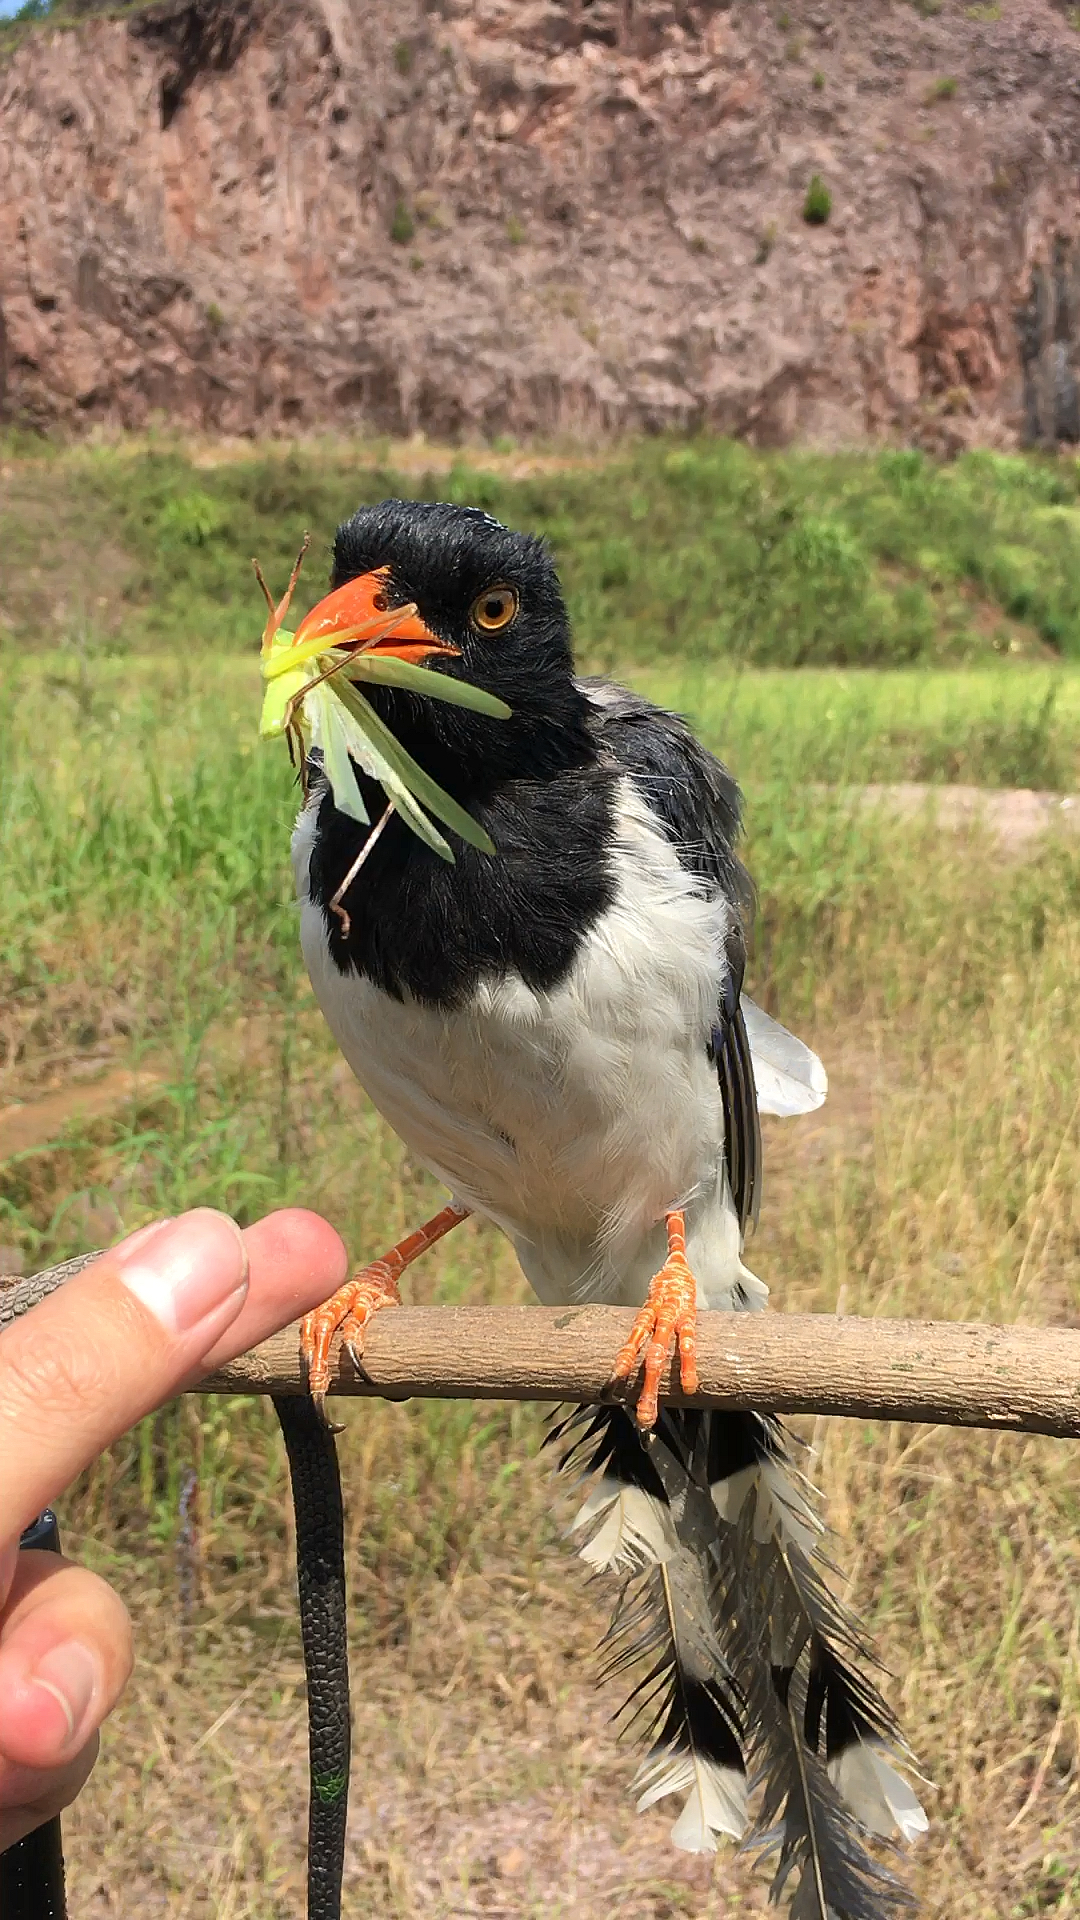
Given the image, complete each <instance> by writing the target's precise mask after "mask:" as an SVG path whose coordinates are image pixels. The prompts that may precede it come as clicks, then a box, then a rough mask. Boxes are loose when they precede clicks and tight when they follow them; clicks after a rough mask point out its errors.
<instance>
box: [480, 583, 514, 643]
mask: <svg viewBox="0 0 1080 1920" xmlns="http://www.w3.org/2000/svg"><path fill="white" fill-rule="evenodd" d="M517 610H518V597H517V594H516V593H515V592H514V589H513V587H488V589H487V591H486V592H484V593H482V594H480V595H479V597H478V598H477V599H476V600H474V601H473V603H472V610H471V612H470V615H469V618H470V619H471V621H472V623H473V626H474V627H479V629H480V631H481V633H501V632H502V629H503V628H504V627H508V626H509V625H510V622H511V620H512V619H513V617H514V615H515V613H516V612H517Z"/></svg>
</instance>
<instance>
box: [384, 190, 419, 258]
mask: <svg viewBox="0 0 1080 1920" xmlns="http://www.w3.org/2000/svg"><path fill="white" fill-rule="evenodd" d="M415 232H416V221H415V220H414V219H413V216H412V213H411V211H410V209H409V204H408V201H406V200H398V201H397V202H396V203H395V206H394V211H393V214H392V216H391V220H390V238H391V240H392V241H393V242H394V244H395V246H398V247H407V246H408V244H409V241H410V240H411V239H412V237H413V235H414V234H415Z"/></svg>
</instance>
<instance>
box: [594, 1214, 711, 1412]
mask: <svg viewBox="0 0 1080 1920" xmlns="http://www.w3.org/2000/svg"><path fill="white" fill-rule="evenodd" d="M664 1219H665V1224H666V1226H667V1237H668V1257H667V1259H666V1260H665V1261H664V1264H663V1266H662V1267H661V1269H660V1271H659V1273H658V1274H657V1275H656V1277H655V1279H654V1280H652V1282H651V1283H650V1286H649V1295H648V1299H647V1300H646V1302H645V1305H644V1306H643V1307H642V1309H641V1312H640V1313H639V1314H638V1317H637V1319H636V1320H635V1321H634V1324H633V1326H632V1327H631V1329H630V1338H629V1340H628V1341H627V1342H626V1345H625V1346H624V1347H622V1348H621V1349H620V1352H619V1355H618V1358H617V1359H616V1361H615V1366H614V1369H613V1372H612V1376H611V1377H612V1379H613V1380H629V1378H630V1375H631V1374H632V1373H633V1371H634V1368H635V1367H636V1365H637V1362H638V1358H639V1356H640V1354H641V1350H642V1348H643V1347H644V1349H645V1377H644V1379H643V1381H642V1385H641V1393H640V1394H639V1396H638V1403H637V1423H638V1426H639V1427H654V1426H655V1425H656V1421H657V1416H658V1414H659V1411H660V1405H659V1393H660V1381H661V1378H662V1377H663V1372H664V1368H665V1367H666V1366H667V1363H668V1361H669V1360H670V1358H671V1356H672V1354H673V1353H674V1351H675V1347H676V1343H677V1344H678V1348H679V1378H680V1381H681V1383H682V1390H683V1392H684V1393H696V1392H697V1385H698V1374H697V1360H696V1358H695V1352H694V1336H695V1331H696V1328H697V1281H696V1280H695V1279H694V1276H693V1274H692V1273H691V1271H690V1267H689V1263H688V1261H687V1258H686V1222H685V1220H684V1219H683V1216H682V1214H681V1213H669V1214H665V1216H664Z"/></svg>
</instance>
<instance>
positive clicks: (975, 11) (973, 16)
mask: <svg viewBox="0 0 1080 1920" xmlns="http://www.w3.org/2000/svg"><path fill="white" fill-rule="evenodd" d="M964 12H965V13H966V14H967V17H968V19H969V20H1000V19H1001V6H1000V4H999V0H988V4H986V5H984V6H981V7H965V8H964Z"/></svg>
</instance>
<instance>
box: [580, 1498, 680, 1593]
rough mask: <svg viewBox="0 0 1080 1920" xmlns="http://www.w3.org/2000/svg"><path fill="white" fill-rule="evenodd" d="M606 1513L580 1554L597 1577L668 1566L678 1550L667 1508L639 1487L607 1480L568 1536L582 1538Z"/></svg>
mask: <svg viewBox="0 0 1080 1920" xmlns="http://www.w3.org/2000/svg"><path fill="white" fill-rule="evenodd" d="M609 1509H610V1511H609ZM602 1514H603V1515H606V1518H605V1519H604V1521H603V1525H602V1526H600V1527H599V1528H598V1529H597V1531H596V1532H595V1533H594V1534H593V1536H592V1538H591V1539H590V1540H587V1541H586V1542H585V1545H584V1546H583V1547H581V1548H580V1549H579V1552H580V1556H581V1558H582V1560H584V1562H585V1564H586V1566H589V1567H592V1569H593V1571H594V1572H595V1573H606V1572H607V1571H609V1569H610V1570H613V1571H614V1572H616V1573H632V1572H636V1571H637V1570H638V1568H640V1567H648V1566H664V1565H665V1564H666V1562H667V1561H668V1560H671V1559H673V1558H674V1556H675V1554H677V1553H678V1551H679V1542H678V1538H677V1536H676V1533H675V1529H674V1527H673V1525H672V1523H671V1516H670V1515H669V1513H668V1510H667V1508H666V1507H664V1506H662V1505H661V1504H660V1502H659V1500H654V1499H652V1498H651V1496H650V1495H649V1494H647V1493H643V1492H642V1490H641V1488H640V1487H624V1486H623V1485H622V1484H621V1482H620V1481H618V1480H615V1479H612V1478H611V1477H609V1476H607V1475H605V1477H604V1478H603V1479H602V1480H601V1481H600V1483H599V1485H598V1486H596V1487H594V1488H593V1490H592V1492H591V1493H590V1495H589V1497H588V1499H587V1500H586V1502H585V1504H584V1506H583V1507H582V1509H581V1511H580V1513H579V1514H578V1515H577V1518H576V1519H575V1520H574V1522H573V1525H572V1526H571V1527H570V1529H569V1531H570V1532H571V1533H580V1532H581V1530H582V1528H583V1527H587V1526H589V1525H591V1523H592V1522H593V1521H595V1520H599V1519H600V1516H601V1515H602Z"/></svg>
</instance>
